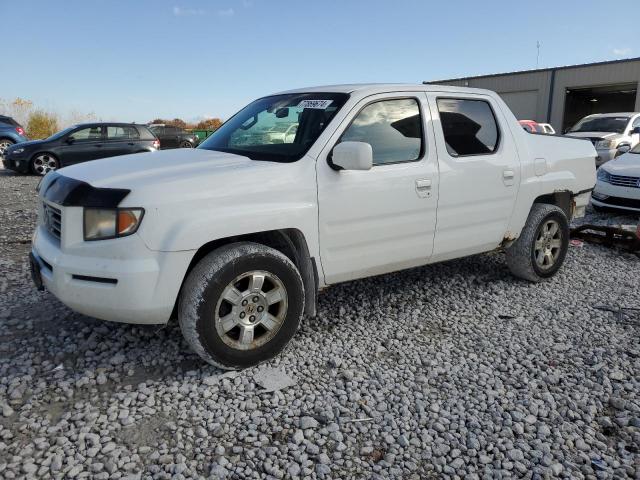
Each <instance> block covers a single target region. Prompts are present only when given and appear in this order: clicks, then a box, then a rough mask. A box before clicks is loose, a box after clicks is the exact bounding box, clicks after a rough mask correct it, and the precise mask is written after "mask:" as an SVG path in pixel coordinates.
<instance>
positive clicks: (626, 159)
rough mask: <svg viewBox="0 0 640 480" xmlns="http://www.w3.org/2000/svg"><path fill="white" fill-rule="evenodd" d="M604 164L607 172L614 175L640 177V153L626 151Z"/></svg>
mask: <svg viewBox="0 0 640 480" xmlns="http://www.w3.org/2000/svg"><path fill="white" fill-rule="evenodd" d="M604 166H605V170H606V171H607V172H609V173H613V174H614V175H627V176H631V177H640V153H625V154H624V155H620V156H619V157H618V158H616V159H615V160H611V161H610V162H607V163H605V164H604Z"/></svg>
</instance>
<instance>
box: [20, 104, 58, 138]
mask: <svg viewBox="0 0 640 480" xmlns="http://www.w3.org/2000/svg"><path fill="white" fill-rule="evenodd" d="M57 131H58V118H57V117H56V116H55V115H54V114H53V113H49V112H45V111H44V110H36V111H35V112H31V113H30V114H29V120H28V121H27V135H28V136H29V137H30V138H33V139H38V138H47V137H49V136H51V135H53V134H54V133H56V132H57Z"/></svg>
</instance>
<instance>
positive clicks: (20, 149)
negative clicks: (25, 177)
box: [11, 148, 24, 154]
mask: <svg viewBox="0 0 640 480" xmlns="http://www.w3.org/2000/svg"><path fill="white" fill-rule="evenodd" d="M22 152H24V148H16V149H14V150H11V153H13V154H17V153H22Z"/></svg>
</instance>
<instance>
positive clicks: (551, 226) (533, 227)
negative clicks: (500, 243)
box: [506, 203, 569, 282]
mask: <svg viewBox="0 0 640 480" xmlns="http://www.w3.org/2000/svg"><path fill="white" fill-rule="evenodd" d="M568 248H569V221H568V220H567V216H566V215H565V213H564V211H562V209H560V208H558V207H556V206H555V205H549V204H544V203H536V204H534V205H533V208H532V209H531V212H530V213H529V217H528V218H527V223H526V225H525V226H524V228H523V229H522V232H521V233H520V237H518V239H517V240H516V241H515V242H513V243H512V244H511V245H510V246H509V247H508V248H507V249H506V256H507V265H508V266H509V269H510V270H511V273H513V274H514V275H515V276H516V277H520V278H523V279H525V280H529V281H530V282H540V281H542V280H544V279H547V278H550V277H552V276H553V275H555V273H556V272H557V271H558V270H559V269H560V267H561V266H562V264H563V262H564V259H565V257H566V255H567V250H568Z"/></svg>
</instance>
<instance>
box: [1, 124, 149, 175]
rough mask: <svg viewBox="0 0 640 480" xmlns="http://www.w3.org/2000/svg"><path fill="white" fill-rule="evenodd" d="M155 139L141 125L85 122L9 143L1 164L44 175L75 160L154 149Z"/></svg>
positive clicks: (24, 171) (83, 160)
mask: <svg viewBox="0 0 640 480" xmlns="http://www.w3.org/2000/svg"><path fill="white" fill-rule="evenodd" d="M159 147H160V142H159V141H158V139H157V138H156V137H155V136H154V135H153V133H151V132H150V131H149V129H148V128H147V127H146V126H144V125H135V124H131V123H84V124H81V125H74V126H73V127H69V128H66V129H64V130H62V131H60V132H58V133H55V134H53V135H51V136H50V137H49V138H45V139H44V140H33V141H31V142H23V143H19V144H16V145H11V146H10V147H8V148H7V150H6V151H5V154H4V158H3V163H4V167H5V168H8V169H11V170H15V171H16V172H20V173H35V174H36V175H45V174H47V173H48V172H50V171H51V170H56V169H58V168H61V167H66V166H68V165H73V164H74V163H80V162H86V161H88V160H96V159H98V158H106V157H115V156H116V155H126V154H128V153H140V152H154V151H156V150H157V149H158V148H159Z"/></svg>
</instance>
